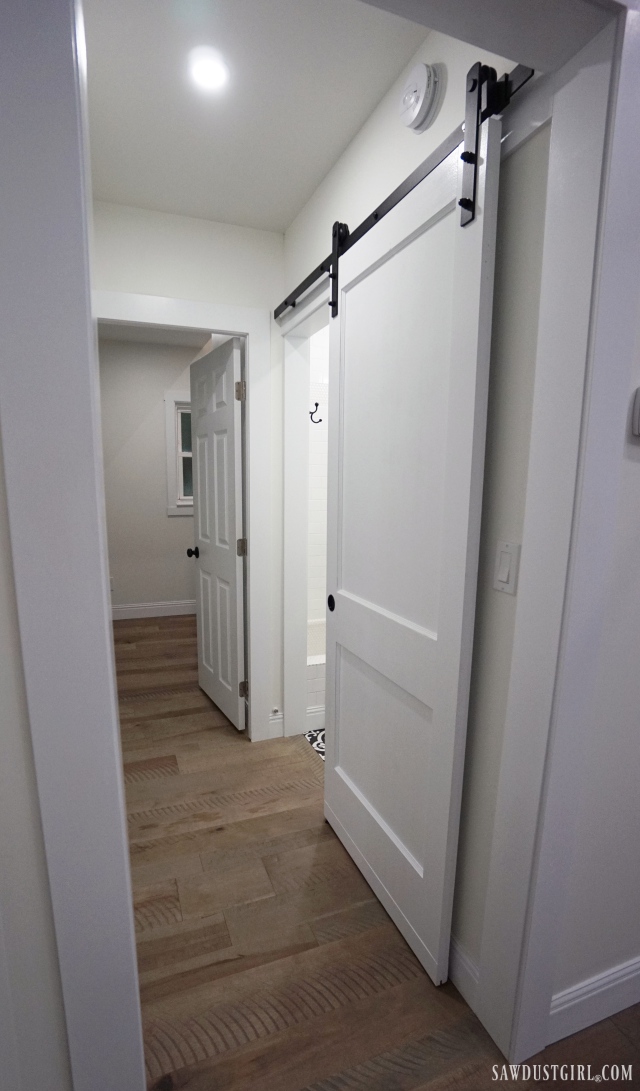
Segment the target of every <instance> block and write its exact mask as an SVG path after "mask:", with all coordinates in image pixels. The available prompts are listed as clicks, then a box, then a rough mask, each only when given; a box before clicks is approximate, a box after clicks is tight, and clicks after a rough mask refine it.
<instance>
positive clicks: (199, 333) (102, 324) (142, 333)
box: [98, 318, 229, 349]
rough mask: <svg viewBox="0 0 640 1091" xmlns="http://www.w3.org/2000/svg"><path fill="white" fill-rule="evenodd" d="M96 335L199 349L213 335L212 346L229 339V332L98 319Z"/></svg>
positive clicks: (112, 338)
mask: <svg viewBox="0 0 640 1091" xmlns="http://www.w3.org/2000/svg"><path fill="white" fill-rule="evenodd" d="M98 337H99V338H100V339H101V340H102V341H140V342H142V343H143V344H145V345H180V346H182V347H184V348H193V349H201V348H203V346H204V345H206V343H207V341H210V340H211V339H212V337H213V339H214V347H215V348H217V347H218V345H223V344H224V343H225V341H228V340H229V334H228V333H226V334H213V335H212V333H211V330H194V329H182V327H177V326H143V325H140V324H139V323H137V322H136V323H134V322H115V321H111V320H109V319H107V318H100V319H98Z"/></svg>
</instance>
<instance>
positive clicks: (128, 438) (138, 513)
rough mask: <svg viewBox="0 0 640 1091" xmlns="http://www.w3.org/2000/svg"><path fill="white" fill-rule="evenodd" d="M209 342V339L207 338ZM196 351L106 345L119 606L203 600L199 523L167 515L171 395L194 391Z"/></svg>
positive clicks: (105, 426)
mask: <svg viewBox="0 0 640 1091" xmlns="http://www.w3.org/2000/svg"><path fill="white" fill-rule="evenodd" d="M203 339H204V337H203ZM196 351H197V350H196V349H194V348H189V347H185V346H183V345H161V344H146V343H140V342H133V341H119V340H118V341H111V340H107V339H105V338H100V342H99V356H100V399H101V408H102V442H103V449H104V477H105V493H106V503H107V538H108V543H109V571H110V574H111V578H112V580H113V591H112V594H111V601H112V603H113V605H114V606H118V605H122V604H131V603H159V602H184V601H185V600H195V587H194V567H193V561H190V560H189V558H188V557H187V549H188V548H189V546H193V516H192V515H188V516H169V515H167V462H166V428H165V406H164V395H165V392H166V391H169V390H177V391H187V392H188V390H189V364H190V363H191V361H192V359H193V358H194V356H195V354H196Z"/></svg>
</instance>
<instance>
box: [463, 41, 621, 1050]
mask: <svg viewBox="0 0 640 1091" xmlns="http://www.w3.org/2000/svg"><path fill="white" fill-rule="evenodd" d="M614 35H615V27H614V26H613V25H612V26H610V27H609V28H607V29H606V30H604V31H602V32H601V34H600V35H598V37H597V38H596V39H594V41H593V42H592V43H590V45H589V46H587V47H586V49H584V50H583V51H582V54H581V55H580V57H578V58H574V61H572V62H571V63H570V65H569V66H567V68H568V69H570V71H569V75H570V76H571V78H570V79H569V82H566V80H565V79H559V80H557V84H559V90H558V91H557V92H556V93H555V95H554V97H553V116H552V123H551V146H550V158H549V174H548V185H547V208H546V215H545V237H544V248H543V265H542V284H541V296H540V311H539V322H538V346H537V355H536V372H535V386H534V401H533V415H532V428H531V443H530V452H529V473H528V479H527V491H526V500H525V518H524V529H523V545H522V557H521V563H520V573H519V583H518V597H517V606H516V621H515V630H514V641H513V651H512V660H511V674H510V682H509V694H508V702H507V712H506V722H505V728H504V740H503V749H502V757H501V769H500V780H499V785H498V797H497V804H496V815H495V824H494V831H493V843H492V850H491V861H490V869H489V881H488V887H487V895H486V901H485V911H484V923H483V933H482V941H481V951H480V964H479V979H478V988H477V995H476V1000H475V1003H474V1004H473V1007H474V1010H475V1011H476V1012H477V1014H478V1016H479V1017H480V1019H481V1020H482V1022H483V1023H484V1025H485V1026H486V1027H487V1029H488V1030H489V1032H490V1034H491V1035H492V1037H493V1038H494V1039H495V1041H496V1042H497V1043H498V1045H499V1046H500V1048H501V1049H502V1050H503V1052H504V1053H505V1054H506V1055H507V1056H508V1057H509V1058H510V1059H512V1060H522V1059H524V1058H526V1057H530V1056H531V1055H532V1054H533V1053H535V1052H536V1051H537V1050H539V1049H542V1048H543V1046H545V1045H546V1044H547V1043H548V1041H549V1039H548V1037H547V1031H548V1021H549V1013H550V1009H551V998H552V982H551V975H550V973H549V972H548V971H549V957H551V958H552V957H553V955H551V956H549V952H550V950H551V951H552V950H553V942H552V936H553V935H554V934H555V929H556V928H557V923H558V916H559V910H560V905H561V902H560V901H559V900H558V899H559V893H558V890H557V888H556V890H555V891H552V890H551V889H550V887H549V881H550V873H548V874H547V875H544V874H543V873H541V872H538V891H537V893H536V898H537V897H538V896H544V897H545V898H549V899H550V900H551V901H552V902H553V912H552V913H551V915H548V916H547V918H546V920H545V928H544V930H543V932H542V933H541V937H540V938H542V936H544V939H543V940H542V942H538V944H537V945H536V946H535V957H534V958H533V960H531V959H528V961H527V962H526V963H525V964H524V971H523V976H521V972H522V967H523V963H522V960H523V959H525V958H526V956H527V944H528V943H530V937H529V936H528V929H529V911H530V908H531V906H532V904H533V895H532V886H531V884H532V883H535V876H536V867H537V863H536V862H537V854H538V843H537V839H538V829H539V823H542V821H543V819H544V818H545V814H544V811H545V797H544V792H545V777H546V775H547V774H546V772H545V770H546V768H547V765H548V761H549V758H548V745H549V738H550V731H551V725H552V716H553V706H554V698H555V697H556V685H557V673H558V669H559V665H560V669H561V663H562V655H563V645H562V643H561V635H562V626H563V617H564V611H565V605H564V603H565V592H566V588H567V580H568V571H569V558H570V543H571V534H572V527H573V519H574V502H575V498H576V488H577V484H578V456H579V450H580V437H581V428H582V419H583V401H584V398H585V381H586V374H587V362H588V351H589V329H590V313H591V307H592V292H593V280H594V262H595V258H596V237H597V231H598V214H599V208H600V199H601V193H600V190H601V178H602V170H603V165H602V164H603V152H604V145H605V137H606V125H607V111H608V100H609V82H610V71H611V57H612V50H613V45H614ZM567 177H572V178H573V177H575V178H576V179H579V184H577V185H575V186H573V185H572V186H567V184H566V180H567ZM549 528H553V531H552V532H550V529H549ZM565 647H566V645H565ZM581 677H582V681H583V683H584V682H585V680H586V678H587V677H588V675H587V674H585V673H583V674H582V676H581ZM574 758H575V753H574ZM565 772H566V770H565ZM571 779H572V780H573V779H574V778H573V777H572V778H571ZM567 784H568V780H565V790H566V786H567ZM516 800H517V804H516V802H515V801H516ZM554 830H555V836H556V842H557V844H558V845H559V844H562V843H563V842H564V841H565V838H566V830H565V828H564V827H563V826H562V824H561V823H560V824H558V825H554ZM565 863H566V857H565ZM554 882H555V880H554ZM536 960H537V963H538V965H537V967H536V966H535V963H536ZM542 966H544V972H543V971H542V970H541V967H542ZM525 994H526V998H527V1003H526V1004H525V1005H524V1006H523V1004H522V1000H523V996H525Z"/></svg>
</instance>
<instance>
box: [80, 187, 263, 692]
mask: <svg viewBox="0 0 640 1091" xmlns="http://www.w3.org/2000/svg"><path fill="white" fill-rule="evenodd" d="M283 251H284V240H283V236H282V235H281V234H278V233H277V232H273V231H258V230H255V229H253V228H246V227H235V226H233V225H230V224H221V223H214V222H212V221H210V220H197V219H192V218H190V217H187V216H175V215H170V214H168V213H162V212H151V211H148V210H146V209H139V208H128V207H125V206H124V205H111V204H103V203H100V202H97V203H96V204H95V206H94V232H93V247H92V288H93V289H94V291H95V290H98V291H100V290H102V291H109V292H131V293H134V294H139V295H151V296H154V295H155V296H164V297H167V298H172V299H186V300H193V301H203V302H208V303H215V304H229V305H232V306H236V307H256V308H264V309H265V311H270V312H272V311H273V309H274V307H275V306H276V305H277V304H278V303H279V302H280V300H281V298H282V296H283V295H284V278H283ZM271 344H272V354H271V366H272V372H271V401H270V405H268V406H264V407H263V408H264V411H266V412H269V413H270V414H271V423H272V435H273V443H272V455H271V457H272V466H271V482H272V519H271V555H272V557H273V565H272V571H271V580H270V593H271V616H272V619H273V629H272V643H271V648H272V661H271V702H272V707H274V708H282V686H283V664H282V406H283V387H282V360H283V350H282V337H281V336H280V332H279V330H278V329H277V327H276V326H275V325H274V327H273V332H272V341H271Z"/></svg>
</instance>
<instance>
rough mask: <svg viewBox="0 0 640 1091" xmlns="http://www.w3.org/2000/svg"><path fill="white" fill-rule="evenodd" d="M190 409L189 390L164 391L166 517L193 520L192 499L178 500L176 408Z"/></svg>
mask: <svg viewBox="0 0 640 1091" xmlns="http://www.w3.org/2000/svg"><path fill="white" fill-rule="evenodd" d="M178 406H180V407H184V408H186V407H187V406H189V408H191V391H190V390H165V394H164V431H165V444H166V456H167V515H169V516H176V515H188V516H191V518H192V519H193V497H192V498H191V501H190V502H189V501H185V500H182V501H179V500H178V436H177V421H176V409H177V407H178Z"/></svg>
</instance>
